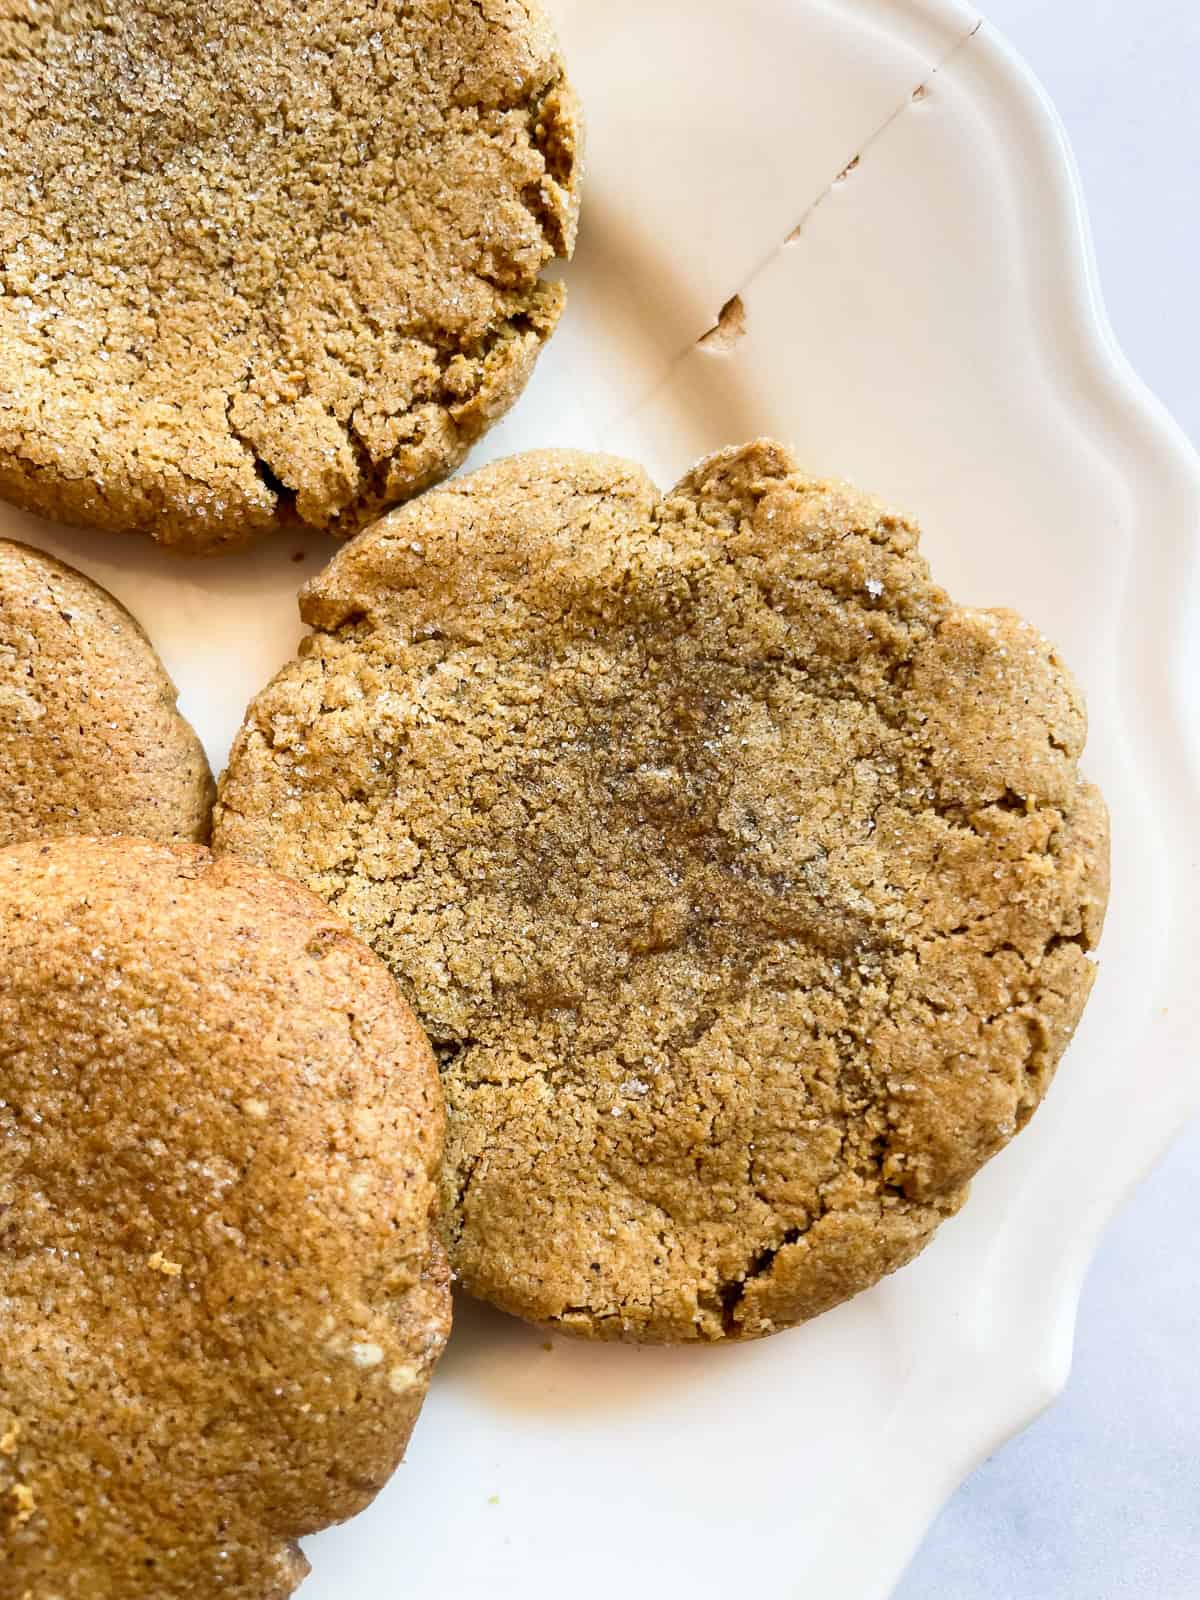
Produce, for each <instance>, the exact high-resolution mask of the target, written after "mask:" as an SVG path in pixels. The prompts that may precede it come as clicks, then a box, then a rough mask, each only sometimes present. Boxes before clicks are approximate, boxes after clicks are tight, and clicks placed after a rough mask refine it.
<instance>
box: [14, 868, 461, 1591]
mask: <svg viewBox="0 0 1200 1600" xmlns="http://www.w3.org/2000/svg"><path fill="white" fill-rule="evenodd" d="M0 1038H2V1039H3V1041H4V1063H3V1066H2V1067H0V1302H2V1303H3V1305H4V1359H3V1361H2V1362H0V1591H2V1592H3V1593H4V1594H5V1595H12V1596H19V1595H23V1594H30V1595H33V1594H36V1595H38V1596H47V1597H49V1596H51V1595H55V1596H57V1595H63V1596H66V1595H68V1594H70V1595H80V1596H83V1595H88V1596H91V1595H115V1594H120V1595H121V1596H122V1597H123V1600H124V1597H127V1596H128V1597H131V1600H139V1597H143V1600H165V1597H167V1596H180V1597H182V1596H188V1597H192V1596H209V1595H216V1594H221V1595H222V1596H229V1597H231V1600H235V1597H244V1600H276V1597H279V1596H284V1595H288V1594H290V1593H291V1592H292V1590H293V1588H294V1587H295V1585H296V1584H297V1583H298V1582H299V1581H300V1580H301V1579H302V1578H303V1576H304V1574H305V1573H306V1572H307V1570H308V1566H307V1563H306V1562H305V1561H304V1559H303V1557H302V1556H301V1555H300V1553H299V1551H298V1550H297V1549H296V1547H295V1543H294V1541H295V1540H296V1539H298V1538H299V1537H300V1536H301V1535H303V1534H307V1533H310V1532H312V1531H314V1530H315V1529H317V1528H321V1527H323V1526H325V1525H326V1524H327V1523H330V1522H334V1521H338V1520H341V1519H342V1518H345V1517H348V1516H351V1515H353V1514H354V1513H355V1512H356V1511H358V1510H360V1509H361V1507H362V1506H364V1505H365V1504H366V1503H367V1502H368V1501H369V1500H370V1499H371V1497H372V1496H373V1495H374V1494H375V1492H376V1490H378V1489H379V1487H380V1486H381V1485H382V1484H383V1482H384V1481H385V1479H386V1478H387V1477H388V1475H389V1473H390V1472H391V1471H392V1469H393V1468H394V1467H395V1466H396V1464H397V1462H398V1461H399V1460H400V1457H401V1454H402V1452H403V1450H404V1446H405V1443H406V1441H407V1439H408V1435H409V1432H410V1430H411V1428H412V1426H413V1422H414V1420H415V1418H416V1416H417V1413H418V1411H419V1409H420V1405H421V1400H422V1397H423V1395H424V1392H425V1387H426V1383H427V1380H428V1377H429V1374H430V1371H431V1369H432V1367H433V1365H434V1363H435V1361H436V1360H437V1357H438V1355H439V1353H440V1351H441V1348H442V1345H443V1343H444V1341H445V1338H446V1334H447V1329H448V1326H449V1316H450V1307H449V1290H448V1281H447V1280H448V1273H447V1270H446V1267H445V1263H444V1255H443V1252H442V1250H441V1247H440V1245H439V1244H438V1242H437V1236H436V1229H435V1203H436V1195H437V1172H438V1169H439V1164H440V1158H441V1153H442V1134H443V1112H442V1105H441V1096H440V1093H439V1090H438V1084H437V1074H436V1070H435V1067H434V1062H433V1058H432V1056H431V1054H430V1050H429V1045H428V1042H427V1041H426V1039H425V1038H424V1036H423V1034H422V1033H421V1031H420V1028H419V1027H418V1025H417V1023H416V1021H415V1019H414V1018H413V1016H412V1013H411V1011H410V1010H409V1008H408V1007H407V1006H406V1005H405V1004H404V1002H403V1001H402V1000H401V999H400V997H399V995H398V994H397V993H396V989H395V985H394V984H393V983H392V981H391V979H390V978H389V977H388V974H387V972H386V971H385V970H384V968H383V967H382V965H381V964H380V963H379V962H378V961H376V960H375V958H374V957H373V956H372V955H371V954H370V952H369V951H368V950H366V949H365V948H364V947H363V946H362V945H361V944H359V942H358V941H357V940H356V939H355V938H354V937H353V936H352V935H351V933H350V930H349V929H348V928H347V927H346V926H345V924H344V923H343V922H342V921H341V920H340V919H339V918H337V917H334V916H333V915H331V913H330V912H329V910H328V908H327V907H326V906H325V905H323V904H322V903H321V902H320V901H318V900H317V899H315V898H314V897H313V896H311V895H309V894H307V893H306V892H305V891H304V890H302V889H300V888H299V887H298V886H296V885H294V884H289V883H286V882H283V881H282V880H279V879H277V878H274V877H273V876H271V875H269V874H266V873H263V872H260V871H257V870H256V869H254V868H252V867H249V866H246V865H244V864H242V863H240V862H237V861H232V860H225V861H214V860H213V858H212V856H210V855H209V853H208V851H206V850H204V849H202V848H200V847H198V846H194V845H177V846H174V847H168V846H163V845H158V844H151V843H148V842H146V841H143V840H137V839H92V840H79V839H68V840H55V841H43V842H40V843H28V844H24V845H16V846H12V847H10V848H9V849H7V850H4V851H0Z"/></svg>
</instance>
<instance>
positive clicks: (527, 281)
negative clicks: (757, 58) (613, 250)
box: [0, 0, 580, 552]
mask: <svg viewBox="0 0 1200 1600" xmlns="http://www.w3.org/2000/svg"><path fill="white" fill-rule="evenodd" d="M0 112H2V114H3V117H4V122H5V126H6V128H7V129H8V137H7V139H6V156H5V162H4V167H3V171H0V217H2V218H3V219H4V220H3V221H0V242H2V244H3V249H2V251H0V255H2V257H3V268H2V270H0V291H2V292H0V391H2V392H3V394H4V396H5V404H4V408H3V411H2V412H0V494H2V495H4V496H5V497H6V498H7V499H9V500H12V501H15V502H16V503H17V504H18V505H21V506H24V507H26V508H27V509H29V510H32V511H38V512H40V513H41V514H42V515H43V516H48V517H53V518H55V519H57V520H59V521H64V522H71V523H78V524H80V525H83V526H91V527H98V528H109V529H112V530H114V531H116V532H120V533H124V532H127V531H136V532H141V533H144V534H149V535H151V536H152V537H153V538H155V539H157V540H159V541H161V542H162V543H164V544H167V545H170V546H172V547H173V548H176V549H180V550H187V551H196V552H218V551H222V550H228V549H231V548H233V547H235V546H237V545H240V544H245V543H246V542H248V541H249V540H251V539H254V538H257V537H259V536H260V535H262V534H264V533H266V532H269V531H271V530H272V529H277V528H280V527H285V526H290V527H295V526H300V527H303V528H305V529H315V530H320V531H324V532H329V533H332V534H334V535H336V536H338V537H346V536H348V535H350V534H352V533H355V532H356V531H357V530H358V529H359V528H360V527H361V526H362V525H363V524H364V522H366V521H369V520H370V519H371V518H372V517H375V516H377V515H378V514H379V512H380V511H381V510H382V509H384V508H385V507H386V506H389V505H394V504H395V503H396V502H397V501H400V500H403V499H405V498H406V497H408V496H409V495H412V494H415V493H417V492H418V491H419V490H421V489H423V488H425V487H427V486H428V485H429V484H431V483H433V482H435V481H437V479H439V478H441V477H444V476H445V475H446V474H448V473H449V472H451V471H452V470H453V469H454V468H455V467H456V466H458V464H459V463H460V462H461V461H462V460H463V459H464V457H465V455H466V453H467V451H468V449H469V448H470V446H471V444H472V443H473V442H474V441H475V440H476V439H478V438H479V437H480V436H481V435H482V434H483V433H484V432H486V430H487V429H488V428H489V427H490V426H491V424H492V423H493V422H494V421H495V420H496V419H497V418H498V417H500V416H501V415H503V413H504V412H505V411H507V410H508V408H509V407H510V406H511V405H512V403H513V402H514V401H515V400H516V398H517V396H518V395H519V394H520V393H521V390H522V389H523V388H524V386H525V383H526V381H527V379H528V377H529V375H530V373H531V371H532V369H533V366H534V363H535V361H536V359H537V356H538V353H539V351H540V350H541V348H542V346H543V344H544V343H545V341H546V340H547V339H548V338H549V336H550V334H551V333H552V332H553V330H554V327H555V325H556V323H557V321H558V318H559V316H560V314H561V312H562V308H563V304H564V299H565V292H564V290H563V288H562V286H561V285H560V284H557V283H550V282H544V281H543V280H542V278H541V276H540V275H541V272H542V269H543V268H544V267H546V266H547V265H548V264H549V263H550V262H551V261H553V260H554V259H555V258H556V257H566V256H569V255H570V254H571V253H572V250H573V248H574V239H575V226H576V215H577V209H578V177H579V160H580V156H579V144H580V131H579V115H578V109H577V105H576V101H575V96H574V92H573V90H572V89H571V87H570V84H569V83H568V81H567V78H566V74H565V71H564V68H563V64H562V62H561V60H560V59H559V56H558V53H557V47H556V44H555V40H554V36H553V32H552V30H551V28H550V26H549V24H548V22H547V19H546V17H545V15H544V13H543V12H542V10H541V9H540V7H539V6H538V5H537V4H535V3H534V0H489V3H488V4H487V5H486V6H485V5H481V4H480V3H479V0H376V3H373V4H371V5H364V6H361V7H348V6H346V5H345V4H344V3H343V0H309V3H307V4H305V5H303V6H298V5H296V4H294V3H293V0H204V3H200V0H153V3H152V4H145V3H143V0H112V3H111V4H107V5H105V6H104V7H103V8H97V7H96V6H94V5H92V4H90V3H88V0H48V3H46V0H38V3H34V0H13V3H11V4H8V5H6V6H5V7H4V14H3V16H2V17H0Z"/></svg>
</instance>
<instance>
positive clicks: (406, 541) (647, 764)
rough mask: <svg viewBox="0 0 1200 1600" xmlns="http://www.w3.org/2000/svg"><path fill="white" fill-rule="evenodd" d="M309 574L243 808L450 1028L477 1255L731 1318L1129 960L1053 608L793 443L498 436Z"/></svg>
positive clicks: (773, 1305) (623, 1297)
mask: <svg viewBox="0 0 1200 1600" xmlns="http://www.w3.org/2000/svg"><path fill="white" fill-rule="evenodd" d="M301 609H302V612H303V615H304V618H305V620H306V621H307V622H308V623H309V624H311V626H312V628H313V629H314V630H315V631H314V632H313V633H312V634H311V636H310V637H309V638H308V639H306V640H305V642H304V644H303V645H302V647H301V652H300V656H299V658H298V660H296V661H295V662H294V663H293V664H292V665H290V666H288V667H286V668H285V669H284V670H283V672H281V673H280V675H279V676H278V677H277V678H276V679H275V681H274V682H273V683H272V684H271V685H270V686H269V687H268V688H267V689H266V690H265V691H264V692H263V693H262V694H261V695H260V696H259V697H258V699H257V700H256V701H255V703H254V704H253V706H252V707H251V709H250V711H249V713H248V715H247V718H246V721H245V723H244V726H243V728H242V731H241V733H240V735H239V737H238V740H237V742H236V745H235V748H234V751H233V755H232V758H231V761H230V766H229V770H228V772H227V774H226V775H225V777H224V779H223V780H222V784H221V789H220V795H219V798H218V804H217V808H216V812H215V820H214V837H215V848H217V849H219V850H233V851H238V852H240V853H242V854H243V855H245V856H248V857H249V858H250V859H252V860H256V861H260V862H264V863H270V864H271V865H273V866H275V867H276V868H278V869H280V870H282V871H284V872H287V873H290V874H292V875H293V876H295V877H297V878H299V879H301V880H302V881H303V882H305V883H306V884H307V885H308V886H309V887H311V888H313V889H315V890H316V891H317V892H318V893H319V894H321V895H323V896H324V897H325V898H326V899H327V900H329V901H330V902H331V903H332V904H333V905H335V906H336V907H337V908H338V909H339V910H341V911H342V912H343V913H344V914H345V915H346V916H347V917H348V918H349V920H350V921H351V923H352V924H353V925H354V926H355V927H356V929H357V930H358V932H359V933H360V934H361V935H362V936H363V937H364V938H365V939H366V940H367V941H368V943H370V944H371V945H372V946H373V947H374V948H375V950H376V951H377V952H378V953H379V954H380V955H381V956H382V957H383V958H384V960H385V961H387V962H388V964H389V965H390V966H391V968H392V971H393V972H394V973H395V975H396V977H397V978H398V980H399V981H400V984H401V986H402V987H403V989H404V990H405V992H406V993H407V994H408V996H409V997H410V998H411V1000H412V1002H413V1004H414V1007H415V1008H416V1010H417V1012H418V1015H419V1016H420V1017H421V1018H422V1020H423V1021H424V1023H425V1025H426V1027H427V1028H428V1029H429V1031H430V1033H431V1035H432V1037H433V1040H434V1045H435V1048H436V1049H437V1051H438V1053H439V1056H440V1058H441V1063H442V1069H443V1083H444V1086H445V1090H446V1095H447V1101H448V1109H449V1132H448V1158H447V1165H446V1176H445V1187H446V1207H447V1216H448V1238H449V1243H450V1247H451V1257H452V1263H453V1265H454V1266H456V1267H457V1269H458V1272H459V1274H460V1275H461V1278H462V1281H463V1283H464V1285H465V1286H466V1287H467V1288H468V1289H469V1290H471V1291H472V1292H473V1293H475V1294H477V1295H480V1296H482V1297H484V1298H485V1299H488V1300H491V1301H493V1302H495V1304H497V1305H499V1306H501V1307H503V1308H504V1309H506V1310H508V1311H512V1312H515V1313H517V1314H518V1315H520V1316H523V1317H527V1318H529V1319H531V1320H533V1321H536V1322H539V1323H546V1324H552V1325H554V1326H555V1327H557V1328H560V1329H563V1330H566V1331H571V1332H576V1333H581V1334H587V1335H591V1336H596V1337H614V1338H616V1337H625V1338H632V1339H645V1340H686V1339H722V1338H728V1337H748V1336H753V1335H758V1334H765V1333H770V1332H772V1331H774V1330H775V1329H778V1328H782V1327H786V1326H787V1325H789V1324H792V1323H796V1322H799V1321H802V1320H803V1319H805V1318H807V1317H811V1316H813V1315H815V1314H816V1313H818V1312H820V1311H823V1310H825V1309H826V1308H827V1307H829V1306H832V1305H834V1304H836V1303H837V1302H838V1301H840V1300H842V1299H844V1298H846V1297H847V1296H848V1295H851V1294H853V1293H854V1292H855V1291H856V1290H859V1289H862V1288H865V1287H866V1286H867V1285H869V1284H871V1283H873V1282H874V1281H875V1280H876V1279H877V1278H879V1277H880V1276H881V1275H882V1274H884V1273H886V1272H889V1271H891V1270H892V1269H893V1268H895V1267H897V1266H899V1265H901V1264H902V1263H903V1262H905V1261H907V1260H908V1259H909V1258H910V1257H911V1256H913V1255H915V1254H916V1252H917V1251H918V1250H919V1249H920V1248H921V1246H922V1245H923V1244H924V1243H925V1241H926V1240H927V1239H928V1238H929V1237H930V1235H931V1234H932V1232H933V1230H934V1228H935V1227H936V1226H937V1225H938V1223H939V1222H940V1221H941V1220H942V1219H943V1218H944V1217H946V1216H948V1215H949V1214H950V1213H951V1212H953V1211H954V1210H955V1209H956V1208H957V1207H958V1206H959V1204H960V1203H961V1201H962V1199H963V1196H964V1190H965V1186H966V1184H967V1183H968V1181H969V1179H970V1178H971V1176H972V1174H973V1173H974V1172H975V1171H976V1169H977V1168H978V1167H979V1166H980V1164H981V1163H982V1162H983V1161H985V1160H986V1159H987V1158H988V1157H989V1156H990V1155H991V1154H993V1152H995V1151H996V1150H998V1149H999V1148H1000V1147H1001V1146H1002V1145H1003V1144H1004V1143H1006V1141H1007V1140H1008V1139H1009V1138H1010V1137H1011V1135H1012V1134H1013V1133H1014V1132H1015V1131H1016V1130H1017V1129H1018V1128H1019V1127H1020V1126H1021V1125H1022V1124H1023V1123H1024V1122H1025V1121H1026V1119H1027V1118H1028V1117H1029V1116H1030V1114H1031V1113H1032V1111H1033V1110H1034V1108H1035V1107H1036V1105H1037V1104H1038V1101H1039V1100H1040V1099H1041V1097H1042V1094H1043V1093H1044V1091H1045V1089H1046V1086H1047V1084H1048V1083H1049V1080H1050V1077H1051V1075H1052V1073H1053V1070H1054V1067H1055V1065H1056V1063H1057V1061H1058V1058H1059V1056H1060V1054H1061V1052H1062V1050H1063V1048H1064V1046H1065V1045H1066V1043H1067V1040H1068V1039H1069V1037H1070V1035H1071V1032H1072V1029H1073V1028H1074V1026H1075V1022H1076V1020H1077V1018H1078V1016H1079V1014H1080V1011H1081V1009H1082V1006H1083V1004H1084V1000H1085V997H1086V995H1087V993H1088V989H1089V987H1090V984H1091V980H1092V966H1091V963H1090V961H1089V959H1088V951H1089V950H1090V949H1091V947H1092V945H1093V944H1094V943H1095V941H1096V939H1097V937H1098V935H1099V931H1100V924H1101V919H1102V914H1103V909H1104V904H1105V899H1106V893H1107V822H1106V816H1105V811H1104V807H1103V803H1102V801H1101V799H1100V797H1099V795H1098V793H1097V792H1096V791H1095V790H1094V789H1093V788H1091V787H1089V786H1088V785H1087V784H1085V783H1084V782H1082V781H1081V779H1080V777H1079V774H1078V771H1077V765H1076V762H1077V757H1078V755H1079V753H1080V751H1081V749H1082V746H1083V741H1084V733H1085V728H1084V714H1083V709H1082V706H1081V704H1080V700H1079V696H1078V694H1077V692H1076V690H1075V688H1074V686H1073V685H1072V682H1071V680H1070V678H1069V677H1068V675H1067V673H1066V671H1065V669H1064V668H1063V667H1062V665H1061V663H1060V662H1059V660H1058V657H1057V656H1056V654H1055V652H1054V650H1053V649H1052V648H1051V646H1050V645H1049V644H1048V643H1047V642H1046V640H1045V639H1043V638H1042V636H1041V635H1040V634H1039V633H1038V632H1037V631H1036V630H1035V629H1033V628H1032V627H1030V626H1029V625H1028V624H1026V623H1024V622H1022V621H1020V620H1019V619H1018V618H1017V617H1015V616H1013V615H1012V614H1011V613H1008V612H990V611H975V610H969V609H966V608H963V607H959V606H956V605H954V604H952V603H951V602H950V600H948V599H947V597H946V595H945V594H944V593H942V591H941V590H939V589H938V588H936V587H935V586H934V585H933V583H932V582H931V581H930V578H929V574H928V570H927V568H926V565H925V562H924V561H923V560H922V558H921V556H920V554H919V551H918V536H917V530H916V529H915V527H914V526H913V525H912V524H911V523H910V522H908V521H906V520H905V519H904V518H902V517H900V516H897V515H895V514H893V513H891V512H889V511H888V510H886V509H885V508H884V507H882V506H881V505H880V504H878V503H877V502H876V501H874V500H871V499H867V498H865V497H864V496H861V495H859V494H857V493H856V492H855V491H853V490H851V489H849V488H847V487H845V486H843V485H838V484H830V483H823V482H819V481H816V480H814V479H812V478H810V477H807V476H806V475H805V474H803V473H801V472H800V471H798V470H797V468H796V466H795V464H794V463H793V461H792V460H791V458H790V457H789V456H788V454H787V453H786V452H785V451H784V450H782V449H781V448H780V447H778V446H776V445H773V444H770V443H766V442H759V443H756V444H751V445H748V446H746V447H744V448H742V449H736V450H730V451H726V452H723V453H722V454H720V455H717V456H714V457H712V458H711V459H709V460H707V461H704V462H702V463H701V464H700V465H699V466H698V467H697V468H696V469H695V470H694V471H693V472H692V473H690V474H689V475H688V476H687V477H686V478H684V480H683V481H682V483H680V484H679V485H678V487H677V488H676V489H675V490H674V491H673V492H672V493H671V494H669V495H667V496H665V497H664V496H662V495H660V494H659V492H658V491H657V490H656V489H655V488H654V486H653V485H652V484H651V483H650V482H649V480H648V479H647V478H646V476H645V474H644V473H643V472H642V471H641V470H640V469H639V468H637V467H635V466H631V465H628V464H626V463H624V462H620V461H614V460H611V459H606V458H601V457H596V456H585V455H572V454H567V453H546V454H537V455H530V456H524V457H517V458H515V459H513V460H510V461H505V462H501V463H499V464H497V465H496V466H493V467H490V468H488V469H486V470H484V471H482V472H480V473H477V474H475V475H474V476H473V477H470V478H467V479H465V480H460V481H459V482H457V483H454V484H452V485H451V486H449V487H448V488H446V489H444V490H442V491H440V492H438V493H436V494H434V495H430V496H427V497H426V498H425V499H424V500H422V501H421V502H419V503H418V504H415V505H413V506H410V507H406V508H405V509H404V510H403V511H400V512H395V513H393V514H392V515H391V516H390V517H388V518H385V519H384V520H383V521H382V522H380V523H379V524H378V525H377V526H376V527H375V528H373V529H371V530H369V531H368V532H366V533H365V534H364V535H363V536H362V537H361V538H360V539H359V540H358V541H357V542H356V543H355V544H353V545H351V546H349V547H347V548H346V549H345V550H343V551H341V552H340V553H339V554H338V555H337V557H336V558H335V559H334V560H333V561H332V562H331V564H330V565H329V567H328V568H327V569H326V571H325V572H324V573H321V574H320V575H318V576H317V577H316V578H315V579H313V581H312V582H311V583H310V584H309V585H308V587H307V588H306V590H305V591H304V593H303V597H302V603H301Z"/></svg>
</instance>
